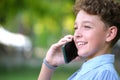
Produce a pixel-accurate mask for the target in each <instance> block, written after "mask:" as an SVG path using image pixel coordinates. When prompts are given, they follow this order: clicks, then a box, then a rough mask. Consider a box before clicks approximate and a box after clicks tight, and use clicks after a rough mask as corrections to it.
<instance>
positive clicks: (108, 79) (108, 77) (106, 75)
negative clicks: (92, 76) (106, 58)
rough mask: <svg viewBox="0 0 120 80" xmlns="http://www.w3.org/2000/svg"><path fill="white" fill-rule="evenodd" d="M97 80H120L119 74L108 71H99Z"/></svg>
mask: <svg viewBox="0 0 120 80" xmlns="http://www.w3.org/2000/svg"><path fill="white" fill-rule="evenodd" d="M96 78H97V79H101V80H119V78H118V74H117V73H116V72H114V71H111V70H108V69H105V70H101V71H99V73H98V75H97V76H96Z"/></svg>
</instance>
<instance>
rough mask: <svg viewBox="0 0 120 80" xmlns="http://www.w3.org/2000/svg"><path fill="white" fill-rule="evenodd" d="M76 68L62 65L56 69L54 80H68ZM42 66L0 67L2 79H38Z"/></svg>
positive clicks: (0, 78) (0, 79)
mask: <svg viewBox="0 0 120 80" xmlns="http://www.w3.org/2000/svg"><path fill="white" fill-rule="evenodd" d="M75 70H76V69H71V68H65V67H60V68H58V69H57V70H56V71H55V74H54V75H53V77H52V80H67V78H68V77H69V76H70V75H71V74H72V73H73V72H74V71H75ZM39 72H40V68H27V67H19V68H14V69H9V70H8V69H5V68H0V80H37V78H38V75H39Z"/></svg>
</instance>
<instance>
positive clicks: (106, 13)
mask: <svg viewBox="0 0 120 80" xmlns="http://www.w3.org/2000/svg"><path fill="white" fill-rule="evenodd" d="M80 10H84V11H85V12H87V13H89V14H91V15H98V16H99V17H100V18H101V20H102V21H103V22H104V23H105V24H106V25H107V26H108V27H111V26H116V27H117V35H116V37H115V38H114V39H113V41H112V43H111V46H113V45H114V44H115V43H116V42H117V41H118V40H119V38H120V3H119V2H117V1H116V2H115V0H114V1H113V0H76V2H75V5H74V7H73V11H74V13H75V14H77V13H78V12H79V11H80Z"/></svg>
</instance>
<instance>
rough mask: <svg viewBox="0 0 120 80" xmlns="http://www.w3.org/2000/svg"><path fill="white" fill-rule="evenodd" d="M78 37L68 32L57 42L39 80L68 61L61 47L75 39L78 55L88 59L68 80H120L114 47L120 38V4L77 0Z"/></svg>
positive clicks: (76, 34) (52, 47)
mask: <svg viewBox="0 0 120 80" xmlns="http://www.w3.org/2000/svg"><path fill="white" fill-rule="evenodd" d="M74 12H75V13H76V20H75V25H74V29H75V32H74V36H72V35H67V36H65V37H64V38H62V39H60V41H58V42H57V43H56V44H53V45H52V46H51V47H50V49H49V50H48V52H47V55H46V57H45V59H44V61H43V64H42V68H41V72H40V75H39V78H38V80H50V79H51V76H52V74H53V73H54V70H55V68H56V67H58V66H59V65H62V64H65V62H64V58H63V55H62V50H61V47H62V46H63V45H64V44H65V43H66V42H70V41H72V39H74V42H75V44H76V47H77V49H78V56H77V57H76V58H75V59H74V60H73V61H79V60H80V58H81V57H84V58H86V62H84V63H83V65H82V67H81V68H80V69H79V70H78V71H76V72H75V73H74V74H73V75H72V76H71V77H69V78H68V80H119V78H118V74H117V72H116V70H115V68H114V65H113V64H114V55H113V54H111V50H112V47H113V46H114V44H115V43H116V42H117V41H118V39H119V38H120V4H119V3H116V2H114V1H112V0H77V1H76V3H75V6H74Z"/></svg>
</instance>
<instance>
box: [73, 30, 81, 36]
mask: <svg viewBox="0 0 120 80" xmlns="http://www.w3.org/2000/svg"><path fill="white" fill-rule="evenodd" d="M74 37H75V38H80V37H82V32H81V31H80V30H75V32H74Z"/></svg>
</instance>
